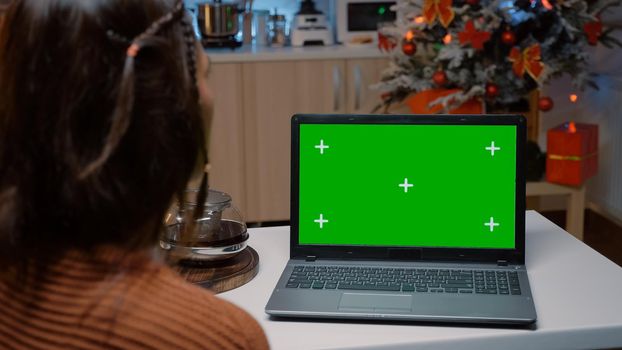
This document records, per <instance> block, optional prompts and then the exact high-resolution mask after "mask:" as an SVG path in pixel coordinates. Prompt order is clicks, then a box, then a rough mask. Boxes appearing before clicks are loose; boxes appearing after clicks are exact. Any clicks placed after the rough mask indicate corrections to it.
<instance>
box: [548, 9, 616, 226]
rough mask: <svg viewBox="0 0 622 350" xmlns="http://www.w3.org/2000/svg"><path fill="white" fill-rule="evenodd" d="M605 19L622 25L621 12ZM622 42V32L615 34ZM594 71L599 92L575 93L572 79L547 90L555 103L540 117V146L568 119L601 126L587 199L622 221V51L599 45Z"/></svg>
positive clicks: (593, 53)
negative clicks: (572, 95) (571, 96)
mask: <svg viewBox="0 0 622 350" xmlns="http://www.w3.org/2000/svg"><path fill="white" fill-rule="evenodd" d="M608 15H609V16H606V17H605V18H604V19H605V20H606V21H607V22H610V23H614V24H616V23H622V10H618V9H616V10H615V11H612V12H609V13H608ZM616 37H618V38H619V39H621V40H622V31H620V30H618V31H617V32H616ZM591 53H592V58H593V60H592V71H593V72H595V73H598V74H599V77H598V78H597V79H596V82H597V83H598V85H599V87H600V90H599V91H595V90H592V89H589V90H586V91H584V92H577V91H575V90H574V89H573V88H572V86H571V84H570V80H569V79H567V78H566V79H560V80H558V81H556V82H555V83H553V84H552V85H550V86H549V87H547V88H545V89H544V91H543V94H545V95H546V94H548V95H549V96H551V97H552V98H553V99H554V101H555V107H554V108H553V110H552V111H550V112H547V113H542V114H541V118H540V119H541V126H540V138H539V143H540V146H541V147H543V149H544V148H545V147H546V131H547V130H548V129H550V128H552V127H554V126H557V125H559V124H561V123H563V122H565V121H568V120H575V121H578V122H585V123H595V124H598V125H599V144H600V145H599V169H598V175H597V176H596V177H594V178H593V179H591V180H589V181H588V187H587V196H588V200H589V201H591V202H594V203H595V204H597V205H598V206H599V207H601V208H603V209H604V210H606V211H607V212H608V213H609V214H612V215H613V216H615V217H617V218H618V219H620V220H622V49H621V48H616V49H613V50H611V49H607V48H605V47H603V46H598V47H596V48H594V49H592V50H591ZM573 92H576V93H577V94H578V95H579V101H578V102H577V103H575V104H573V103H570V102H569V100H568V95H569V94H570V93H573Z"/></svg>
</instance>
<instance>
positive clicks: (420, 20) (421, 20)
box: [415, 16, 425, 24]
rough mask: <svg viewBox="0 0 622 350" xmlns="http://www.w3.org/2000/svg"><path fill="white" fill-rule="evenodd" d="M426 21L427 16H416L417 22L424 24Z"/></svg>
mask: <svg viewBox="0 0 622 350" xmlns="http://www.w3.org/2000/svg"><path fill="white" fill-rule="evenodd" d="M423 22H425V18H424V17H423V16H419V17H415V23H417V24H422V23H423Z"/></svg>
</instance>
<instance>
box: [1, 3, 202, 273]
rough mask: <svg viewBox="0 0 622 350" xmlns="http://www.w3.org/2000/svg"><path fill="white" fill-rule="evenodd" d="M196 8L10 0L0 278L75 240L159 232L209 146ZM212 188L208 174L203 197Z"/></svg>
mask: <svg viewBox="0 0 622 350" xmlns="http://www.w3.org/2000/svg"><path fill="white" fill-rule="evenodd" d="M186 16H187V13H186V11H185V9H184V7H183V2H182V1H181V0H89V1H83V0H47V1H45V2H41V1H39V0H14V1H13V2H12V3H11V5H10V7H9V9H8V12H7V14H6V17H5V22H4V24H3V29H0V86H2V88H1V89H0V199H1V200H0V275H1V271H2V269H3V268H4V266H8V265H9V264H13V263H15V262H23V261H26V260H28V259H48V258H53V257H57V256H59V255H61V254H63V252H64V251H66V250H67V249H70V248H78V249H86V250H88V249H91V248H94V247H96V246H98V245H102V244H113V245H117V246H122V247H126V248H128V249H136V248H137V247H147V246H153V245H154V243H155V242H156V241H157V239H158V235H159V229H160V227H161V219H162V217H163V215H164V213H165V212H166V210H167V209H168V207H169V205H170V202H171V200H173V199H174V197H175V196H176V194H178V193H180V192H183V190H184V189H185V188H186V185H187V183H188V180H189V178H190V176H191V174H192V173H193V172H194V171H195V170H196V169H197V167H198V165H199V164H200V163H201V162H203V161H205V159H206V155H207V153H206V150H205V137H204V125H203V120H202V118H201V113H200V107H199V103H198V91H197V86H196V69H197V67H196V64H197V62H196V58H195V54H196V49H197V47H196V46H195V45H196V42H195V39H194V37H193V31H192V26H191V24H190V21H189V19H188V18H187V17H186ZM23 33H38V34H37V35H23ZM25 101H36V103H33V102H30V103H29V102H25ZM206 187H207V178H206V176H205V175H204V177H203V185H202V186H201V192H202V196H203V198H205V194H206V192H207V189H206ZM199 203H203V201H200V202H199Z"/></svg>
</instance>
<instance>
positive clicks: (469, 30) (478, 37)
mask: <svg viewBox="0 0 622 350" xmlns="http://www.w3.org/2000/svg"><path fill="white" fill-rule="evenodd" d="M458 39H459V40H460V44H461V45H464V44H466V43H470V44H471V46H473V48H474V49H477V50H481V49H483V48H484V43H485V42H487V41H488V40H490V32H479V31H477V30H475V24H473V21H472V20H471V21H468V22H467V23H466V25H465V26H464V31H462V32H460V33H458Z"/></svg>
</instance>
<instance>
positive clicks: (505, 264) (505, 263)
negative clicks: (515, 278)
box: [497, 260, 508, 266]
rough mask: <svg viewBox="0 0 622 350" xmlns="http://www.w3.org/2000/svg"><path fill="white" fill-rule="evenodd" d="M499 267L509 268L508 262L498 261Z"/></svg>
mask: <svg viewBox="0 0 622 350" xmlns="http://www.w3.org/2000/svg"><path fill="white" fill-rule="evenodd" d="M497 266H508V261H507V260H497Z"/></svg>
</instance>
